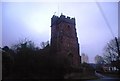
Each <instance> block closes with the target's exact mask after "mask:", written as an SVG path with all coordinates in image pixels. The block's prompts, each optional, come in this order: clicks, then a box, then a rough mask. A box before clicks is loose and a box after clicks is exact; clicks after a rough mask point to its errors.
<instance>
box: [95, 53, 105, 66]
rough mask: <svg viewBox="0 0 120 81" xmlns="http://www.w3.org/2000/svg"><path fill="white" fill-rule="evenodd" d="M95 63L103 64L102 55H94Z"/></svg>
mask: <svg viewBox="0 0 120 81" xmlns="http://www.w3.org/2000/svg"><path fill="white" fill-rule="evenodd" d="M95 63H96V64H103V63H104V60H103V57H102V56H100V55H96V56H95Z"/></svg>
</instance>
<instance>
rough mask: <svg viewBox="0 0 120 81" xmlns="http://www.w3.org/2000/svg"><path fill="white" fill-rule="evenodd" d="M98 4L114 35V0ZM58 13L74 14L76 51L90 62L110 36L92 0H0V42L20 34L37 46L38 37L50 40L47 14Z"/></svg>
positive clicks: (14, 40) (13, 39)
mask: <svg viewBox="0 0 120 81" xmlns="http://www.w3.org/2000/svg"><path fill="white" fill-rule="evenodd" d="M99 4H100V5H101V8H102V10H103V12H104V13H105V16H106V18H107V20H108V22H109V24H110V26H111V28H112V31H113V33H114V35H115V36H117V34H118V29H117V28H118V5H117V2H102V3H99ZM55 12H56V13H55ZM61 13H63V15H66V16H70V17H75V19H76V28H77V36H78V41H79V44H80V53H85V54H87V55H88V56H89V61H90V62H94V57H95V55H96V54H99V55H102V53H103V48H104V46H105V45H106V43H107V42H109V40H111V39H113V37H112V35H111V33H110V30H109V29H108V27H107V25H106V22H105V20H104V18H103V16H102V14H101V12H100V10H99V8H98V6H97V4H96V3H95V2H63V3H62V2H59V3H56V2H51V3H49V2H47V3H44V2H5V3H4V2H3V3H2V44H3V46H5V45H8V46H11V45H12V44H15V43H17V42H19V40H22V39H24V38H27V39H29V40H32V41H34V42H35V44H36V45H37V46H40V42H42V41H47V40H49V41H50V38H51V28H50V26H51V17H52V16H53V15H54V14H55V15H57V16H60V14H61Z"/></svg>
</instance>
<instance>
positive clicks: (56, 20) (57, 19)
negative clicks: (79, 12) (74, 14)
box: [51, 14, 75, 26]
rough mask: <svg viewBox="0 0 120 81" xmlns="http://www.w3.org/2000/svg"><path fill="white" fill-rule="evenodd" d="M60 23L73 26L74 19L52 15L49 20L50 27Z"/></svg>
mask: <svg viewBox="0 0 120 81" xmlns="http://www.w3.org/2000/svg"><path fill="white" fill-rule="evenodd" d="M60 22H67V23H70V24H75V18H70V17H69V16H65V15H62V14H61V16H60V17H58V16H55V15H53V17H52V18H51V26H52V25H55V24H58V23H60Z"/></svg>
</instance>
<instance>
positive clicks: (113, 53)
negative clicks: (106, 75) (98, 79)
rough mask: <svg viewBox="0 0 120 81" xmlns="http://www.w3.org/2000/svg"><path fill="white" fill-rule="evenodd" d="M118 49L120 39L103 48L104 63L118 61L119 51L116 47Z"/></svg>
mask: <svg viewBox="0 0 120 81" xmlns="http://www.w3.org/2000/svg"><path fill="white" fill-rule="evenodd" d="M117 43H118V44H119V47H120V38H118V39H117V41H116V40H115V39H113V40H111V41H110V42H109V43H107V45H106V46H105V48H104V53H103V57H104V60H105V62H106V63H111V61H116V60H119V58H120V55H119V50H118V45H117Z"/></svg>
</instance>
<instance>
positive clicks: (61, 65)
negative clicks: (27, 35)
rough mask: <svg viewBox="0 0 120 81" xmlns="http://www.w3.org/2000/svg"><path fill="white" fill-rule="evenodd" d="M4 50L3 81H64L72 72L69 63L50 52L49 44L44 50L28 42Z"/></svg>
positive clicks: (6, 47)
mask: <svg viewBox="0 0 120 81" xmlns="http://www.w3.org/2000/svg"><path fill="white" fill-rule="evenodd" d="M15 46H16V47H15V48H16V49H14V51H13V50H12V49H10V48H9V47H8V46H5V47H4V48H2V64H3V71H2V72H3V79H63V78H64V74H65V73H67V72H70V71H71V69H72V68H71V67H70V66H69V62H68V61H67V60H64V58H62V57H60V56H59V58H57V57H56V56H53V55H54V54H52V53H51V51H50V46H49V44H48V45H46V47H44V48H43V49H39V48H37V47H35V46H34V45H33V44H32V43H31V42H29V41H26V42H24V43H20V44H18V45H15Z"/></svg>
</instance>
